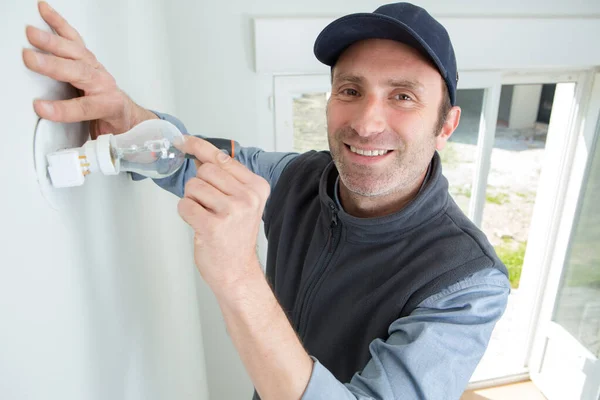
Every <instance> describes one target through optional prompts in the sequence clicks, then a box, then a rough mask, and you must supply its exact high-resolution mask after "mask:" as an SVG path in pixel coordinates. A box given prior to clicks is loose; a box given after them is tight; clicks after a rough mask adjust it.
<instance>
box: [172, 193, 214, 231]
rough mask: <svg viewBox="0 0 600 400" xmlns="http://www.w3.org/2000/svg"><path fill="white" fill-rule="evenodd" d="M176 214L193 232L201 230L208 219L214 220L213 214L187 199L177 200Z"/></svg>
mask: <svg viewBox="0 0 600 400" xmlns="http://www.w3.org/2000/svg"><path fill="white" fill-rule="evenodd" d="M177 212H178V213H179V216H180V217H181V219H183V220H184V221H185V222H186V223H187V224H188V225H190V226H191V227H192V229H194V230H195V231H196V230H198V229H201V228H202V226H203V225H206V224H208V223H209V219H210V218H214V216H213V214H211V213H210V212H209V211H207V210H205V209H204V207H202V206H201V205H200V204H198V203H196V201H194V200H192V199H191V198H189V197H183V198H182V199H181V200H179V203H177Z"/></svg>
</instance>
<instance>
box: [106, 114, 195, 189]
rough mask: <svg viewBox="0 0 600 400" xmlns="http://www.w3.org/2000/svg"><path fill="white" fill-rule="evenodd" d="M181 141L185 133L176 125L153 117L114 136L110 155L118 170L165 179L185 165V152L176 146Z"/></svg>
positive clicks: (111, 141)
mask: <svg viewBox="0 0 600 400" xmlns="http://www.w3.org/2000/svg"><path fill="white" fill-rule="evenodd" d="M182 142H183V135H182V134H181V132H180V131H179V129H177V127H175V125H173V124H171V123H170V122H167V121H163V120H160V119H152V120H148V121H144V122H142V123H140V124H138V125H136V126H135V127H133V129H131V130H129V131H127V132H125V133H122V134H120V135H114V136H113V137H111V140H110V155H111V158H112V160H113V163H114V165H115V168H116V170H117V171H129V172H135V173H138V174H140V175H143V176H147V177H149V178H154V179H156V178H164V177H167V176H169V175H172V174H174V173H175V172H176V171H177V170H179V168H181V166H182V165H183V162H184V161H185V153H182V152H181V151H179V150H178V149H177V148H176V147H175V145H177V144H178V143H182Z"/></svg>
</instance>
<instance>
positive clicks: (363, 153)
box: [350, 146, 389, 157]
mask: <svg viewBox="0 0 600 400" xmlns="http://www.w3.org/2000/svg"><path fill="white" fill-rule="evenodd" d="M350 151H351V152H353V153H356V154H360V155H361V156H369V157H373V156H382V155H384V154H386V153H387V152H388V151H389V150H362V149H357V148H356V147H354V146H350Z"/></svg>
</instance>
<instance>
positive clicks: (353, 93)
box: [342, 89, 358, 96]
mask: <svg viewBox="0 0 600 400" xmlns="http://www.w3.org/2000/svg"><path fill="white" fill-rule="evenodd" d="M342 94H344V95H346V96H358V92H357V91H356V89H344V90H342Z"/></svg>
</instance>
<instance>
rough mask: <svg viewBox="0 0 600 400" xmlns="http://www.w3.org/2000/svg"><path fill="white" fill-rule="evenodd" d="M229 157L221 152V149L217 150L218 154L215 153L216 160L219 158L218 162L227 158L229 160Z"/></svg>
mask: <svg viewBox="0 0 600 400" xmlns="http://www.w3.org/2000/svg"><path fill="white" fill-rule="evenodd" d="M230 158H231V157H229V156H228V155H227V154H225V153H223V152H222V151H219V154H217V160H219V162H222V163H224V162H226V161H227V160H229V159H230Z"/></svg>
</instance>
